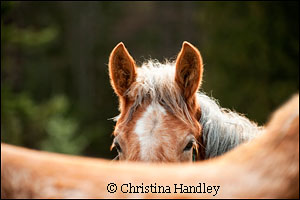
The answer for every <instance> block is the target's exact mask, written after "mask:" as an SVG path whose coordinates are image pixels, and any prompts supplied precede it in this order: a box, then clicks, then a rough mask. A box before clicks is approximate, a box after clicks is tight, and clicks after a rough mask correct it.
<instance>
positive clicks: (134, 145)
mask: <svg viewBox="0 0 300 200" xmlns="http://www.w3.org/2000/svg"><path fill="white" fill-rule="evenodd" d="M151 70H152V71H142V70H140V69H138V68H136V66H135V62H134V60H133V59H132V57H131V56H130V55H129V53H128V51H127V50H126V48H125V46H124V45H123V43H120V44H119V45H117V46H116V47H115V49H114V50H113V51H112V53H111V55H110V59H109V72H110V78H111V84H112V87H113V89H114V91H115V93H116V94H117V95H118V96H119V102H120V111H121V114H120V117H119V118H118V120H117V124H116V127H115V131H114V135H115V136H116V137H115V139H114V142H113V144H112V148H114V147H115V148H116V149H117V151H118V153H119V159H120V160H131V161H147V162H179V161H192V155H193V149H196V150H197V145H198V144H197V143H199V142H201V141H199V138H200V137H199V135H200V132H201V131H200V130H201V127H200V125H199V123H198V119H199V113H200V108H199V106H198V105H196V100H195V93H196V91H197V89H198V88H199V86H200V83H201V77H202V71H203V70H202V59H201V56H200V53H199V51H198V50H197V49H196V48H195V47H193V46H192V45H191V44H189V43H187V42H184V43H183V46H182V50H181V52H180V53H179V55H178V57H177V60H176V66H170V67H169V69H168V68H164V69H159V68H151ZM159 70H161V71H159Z"/></svg>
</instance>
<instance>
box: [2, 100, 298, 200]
mask: <svg viewBox="0 0 300 200" xmlns="http://www.w3.org/2000/svg"><path fill="white" fill-rule="evenodd" d="M178 174H180V176H178ZM199 182H200V183H202V185H201V186H203V183H205V184H206V189H207V188H208V185H209V187H210V188H211V189H210V191H208V190H203V188H202V191H199V190H198V191H196V192H190V191H188V190H186V191H181V190H180V189H177V190H176V191H175V184H176V187H177V188H178V187H179V186H180V185H183V186H186V187H187V188H195V187H196V186H199ZM151 184H152V187H151ZM212 186H216V187H215V188H217V189H218V190H214V189H213V187H212ZM146 187H148V190H147V189H146ZM150 187H151V188H150ZM162 187H163V188H164V190H163V191H162V190H160V188H162ZM167 187H170V191H168V190H167V189H168V188H167ZM149 188H150V189H151V190H150V189H149ZM152 189H153V190H152ZM130 190H131V191H130ZM1 198H31V199H32V198H59V199H62V198H72V199H74V198H80V199H82V198H112V199H117V198H159V199H162V198H197V199H199V198H205V199H208V198H210V199H211V198H221V199H225V198H226V199H228V198H229V199H234V198H239V199H240V198H255V199H258V198H259V199H261V198H272V199H275V198H278V199H286V198H287V199H291V198H295V199H299V95H295V96H294V97H293V98H292V99H291V100H289V101H288V103H286V104H285V105H283V106H282V107H281V108H279V109H278V110H277V111H276V112H275V114H273V116H272V118H271V119H270V120H269V122H268V123H267V124H266V127H265V129H264V134H261V135H260V136H258V137H256V138H255V139H254V140H252V141H251V142H247V143H244V144H241V145H240V146H238V147H237V148H235V149H233V150H232V151H230V152H228V153H226V154H225V155H223V156H218V157H216V158H213V159H208V160H204V161H202V162H196V163H164V164H163V165H158V164H155V163H150V164H149V163H140V162H118V163H112V162H111V161H110V160H105V159H100V158H87V157H82V156H71V155H63V154H57V153H50V152H43V151H37V150H30V149H27V148H23V147H17V146H14V145H8V144H4V143H1Z"/></svg>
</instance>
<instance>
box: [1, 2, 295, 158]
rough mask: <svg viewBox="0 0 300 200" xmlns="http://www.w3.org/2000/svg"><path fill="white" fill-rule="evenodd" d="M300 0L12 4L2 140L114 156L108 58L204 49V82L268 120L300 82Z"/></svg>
mask: <svg viewBox="0 0 300 200" xmlns="http://www.w3.org/2000/svg"><path fill="white" fill-rule="evenodd" d="M298 11H299V2H297V1H295V2H140V1H136V2H89V1H86V2H3V1H1V141H3V142H7V143H10V144H15V145H20V146H26V147H30V148H34V149H42V150H47V151H53V152H61V153H68V154H76V155H87V156H94V157H103V158H113V157H114V156H115V155H116V152H114V151H113V152H110V150H109V147H110V145H111V143H112V140H113V137H112V135H111V133H112V130H113V127H114V122H113V121H112V120H109V119H110V118H112V117H114V116H116V115H117V114H118V99H117V96H116V95H115V94H114V92H113V90H112V88H111V86H110V83H109V77H108V69H107V64H108V57H109V54H110V52H111V50H112V49H113V48H114V47H115V45H116V44H117V43H119V42H120V41H122V42H124V43H125V45H126V47H127V49H128V50H129V52H130V53H131V55H132V56H133V57H134V58H135V59H136V61H137V63H138V64H141V63H142V62H143V61H145V60H146V59H149V58H150V57H151V58H157V59H158V60H159V61H161V62H162V61H164V59H165V58H167V59H173V60H174V59H175V58H176V55H177V53H178V52H179V51H180V48H181V45H182V42H183V41H189V42H191V43H192V44H193V45H195V46H196V47H197V48H198V49H199V50H200V51H201V54H202V57H203V60H204V63H205V66H204V68H205V71H204V81H203V84H202V88H201V90H202V91H204V92H205V93H206V94H208V95H211V96H213V97H214V98H216V99H218V100H219V102H220V104H221V105H222V106H223V107H227V108H230V109H234V110H236V111H238V112H240V113H244V114H245V115H246V116H247V117H248V118H250V119H251V120H254V121H256V122H258V123H259V124H261V125H262V124H264V123H265V122H266V120H267V119H268V116H269V115H270V113H271V112H272V111H273V110H274V109H276V108H277V107H278V106H279V105H280V104H282V103H283V102H284V101H285V100H287V99H288V98H289V97H290V96H291V95H292V94H293V93H295V92H298V90H299V13H298Z"/></svg>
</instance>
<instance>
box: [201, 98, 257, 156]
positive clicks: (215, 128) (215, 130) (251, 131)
mask: <svg viewBox="0 0 300 200" xmlns="http://www.w3.org/2000/svg"><path fill="white" fill-rule="evenodd" d="M197 101H198V103H199V105H200V108H201V118H200V121H199V122H200V124H201V126H202V142H203V145H204V147H205V150H204V154H205V159H207V158H212V157H215V156H218V155H222V154H223V153H225V152H227V151H229V150H231V149H233V148H234V147H236V146H238V145H239V144H241V143H243V142H246V141H250V140H252V139H253V138H255V137H256V136H257V135H258V134H259V133H260V132H261V130H262V128H261V127H258V126H257V125H256V124H255V123H254V122H251V121H250V120H249V119H247V118H246V117H244V116H241V115H239V114H238V113H235V112H232V111H230V110H228V109H224V108H221V107H220V106H219V105H218V104H217V102H216V101H215V100H213V99H212V98H209V97H208V96H206V95H205V94H202V93H198V94H197Z"/></svg>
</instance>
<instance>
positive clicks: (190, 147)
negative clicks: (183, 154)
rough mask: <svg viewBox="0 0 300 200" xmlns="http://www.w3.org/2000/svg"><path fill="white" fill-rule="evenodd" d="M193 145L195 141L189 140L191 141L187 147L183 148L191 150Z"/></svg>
mask: <svg viewBox="0 0 300 200" xmlns="http://www.w3.org/2000/svg"><path fill="white" fill-rule="evenodd" d="M193 145H194V141H192V140H191V141H189V143H188V144H187V145H186V146H185V148H184V149H183V151H189V150H191V149H192V147H193Z"/></svg>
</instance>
